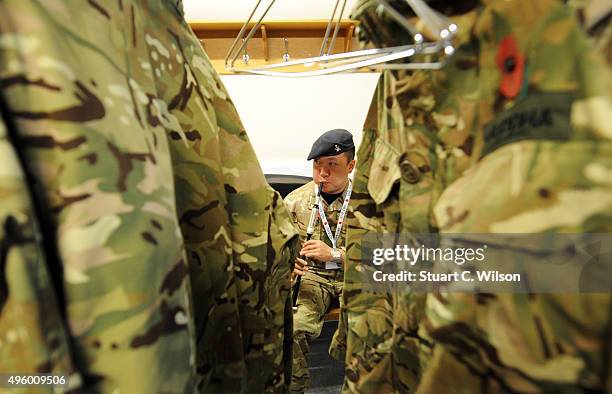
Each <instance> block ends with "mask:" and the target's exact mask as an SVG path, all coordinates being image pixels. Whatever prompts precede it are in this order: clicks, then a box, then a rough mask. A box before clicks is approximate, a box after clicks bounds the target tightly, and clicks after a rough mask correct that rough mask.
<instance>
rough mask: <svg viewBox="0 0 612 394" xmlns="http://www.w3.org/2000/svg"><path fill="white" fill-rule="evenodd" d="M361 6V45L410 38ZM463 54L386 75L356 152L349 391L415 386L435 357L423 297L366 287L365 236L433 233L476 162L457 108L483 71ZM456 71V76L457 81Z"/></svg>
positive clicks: (463, 26)
mask: <svg viewBox="0 0 612 394" xmlns="http://www.w3.org/2000/svg"><path fill="white" fill-rule="evenodd" d="M363 3H366V2H363ZM356 9H357V10H358V12H357V13H355V14H354V15H353V16H354V17H356V18H358V19H359V20H360V21H361V23H362V24H361V29H360V32H361V35H360V38H361V39H362V41H364V42H368V41H372V43H373V44H374V45H376V46H392V45H404V44H407V43H408V42H406V41H402V40H406V39H407V35H406V34H405V32H404V31H403V30H402V28H401V27H400V26H399V25H396V24H395V23H394V22H392V21H391V20H388V19H386V16H385V15H380V14H378V13H377V12H376V9H375V7H366V8H363V7H361V3H359V4H358V5H357V7H356ZM381 18H383V19H382V20H381ZM473 18H474V14H473V12H472V13H467V14H465V15H461V16H456V17H453V20H454V22H455V23H456V24H457V25H459V35H460V37H459V39H460V40H464V41H467V38H466V37H467V33H468V32H469V28H467V26H469V24H470V23H471V22H472V20H473ZM457 52H458V53H457V55H456V56H457V57H455V58H451V61H450V63H449V64H448V65H447V66H446V67H445V68H444V69H443V70H440V71H434V72H432V71H425V70H419V71H389V70H385V71H383V73H382V76H381V80H380V82H379V84H378V88H377V93H376V96H375V97H374V99H373V102H372V105H371V108H370V112H369V114H368V117H367V120H366V125H365V130H364V137H363V140H362V143H361V147H360V150H359V151H358V153H357V167H356V174H355V183H354V193H355V197H354V200H353V205H354V210H353V212H354V215H352V216H349V217H348V222H347V224H348V228H349V233H348V241H347V256H348V258H347V260H348V261H347V264H346V268H345V269H346V274H345V304H346V309H347V315H348V317H347V319H348V333H347V357H346V364H347V367H346V368H347V371H346V380H345V385H344V390H345V391H347V392H359V393H373V392H377V393H388V392H413V391H415V389H416V387H417V385H418V383H419V381H420V379H421V375H422V371H423V369H424V368H425V367H426V365H427V360H428V359H429V356H430V354H431V349H432V342H431V340H430V339H429V338H427V336H426V333H423V332H420V331H419V328H420V323H421V320H422V318H423V314H424V303H425V295H424V294H414V293H411V292H407V291H406V290H405V288H401V287H399V288H393V289H391V291H389V292H384V293H376V292H368V291H363V285H362V284H363V282H362V280H361V278H362V275H361V273H360V271H359V270H360V269H361V267H360V265H359V262H360V261H361V240H362V237H363V236H364V235H365V234H366V233H368V232H378V233H388V234H398V233H404V234H405V233H430V232H436V231H437V228H436V223H435V221H433V219H432V215H431V211H432V209H433V205H434V203H435V201H436V199H437V198H438V196H439V195H440V193H441V190H443V189H444V187H445V186H446V185H448V184H449V183H450V182H451V181H452V180H453V179H454V178H455V177H456V176H457V174H459V173H461V171H463V170H464V169H465V168H467V167H468V166H469V164H470V160H471V153H472V145H473V141H474V138H473V135H472V131H471V130H472V129H470V128H468V127H466V123H464V122H469V121H471V120H470V119H461V118H460V114H461V113H462V111H464V110H466V109H469V108H470V107H473V106H475V105H477V101H476V100H475V99H470V98H469V97H470V96H473V82H474V81H475V79H476V71H475V70H473V69H468V68H466V67H465V66H464V64H463V63H460V62H459V61H457V62H455V61H454V60H455V59H466V58H468V59H469V57H470V55H471V53H472V52H473V50H472V49H471V48H469V47H467V48H458V49H457ZM451 74H454V75H456V76H458V77H456V78H452V79H451V78H450V77H449V76H450V75H451ZM448 90H452V91H453V92H454V96H449V95H447V94H446V92H447V91H448ZM459 98H461V100H459ZM467 124H469V123H467Z"/></svg>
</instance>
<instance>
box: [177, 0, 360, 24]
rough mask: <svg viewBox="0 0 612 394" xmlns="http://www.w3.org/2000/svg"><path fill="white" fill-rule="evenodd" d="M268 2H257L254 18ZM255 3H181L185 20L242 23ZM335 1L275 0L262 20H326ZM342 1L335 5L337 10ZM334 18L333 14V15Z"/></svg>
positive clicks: (197, 0)
mask: <svg viewBox="0 0 612 394" xmlns="http://www.w3.org/2000/svg"><path fill="white" fill-rule="evenodd" d="M270 1H271V0H261V3H260V5H259V10H258V11H259V12H258V13H257V14H255V17H258V16H260V15H261V13H263V11H264V10H265V8H266V7H267V6H268V5H269V4H270ZM355 2H356V0H348V1H347V3H346V7H345V10H344V13H343V18H348V15H349V13H350V11H351V9H352V8H353V5H354V4H355ZM256 3H257V0H183V5H184V7H185V14H186V19H187V20H188V21H236V20H245V19H246V18H247V17H248V16H249V14H250V13H251V11H252V10H253V8H254V7H255V4H256ZM335 4H336V1H335V0H276V1H275V3H274V5H273V6H272V8H271V9H270V12H269V13H268V15H267V16H266V19H265V20H268V21H269V20H295V19H300V20H303V19H309V20H311V19H317V20H321V19H329V17H330V16H331V12H332V10H333V8H334V5H335ZM340 7H342V1H340V4H339V5H338V11H337V12H339V11H340V10H339V9H340ZM336 16H337V13H336Z"/></svg>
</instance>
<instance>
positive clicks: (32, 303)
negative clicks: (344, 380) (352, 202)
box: [0, 0, 297, 393]
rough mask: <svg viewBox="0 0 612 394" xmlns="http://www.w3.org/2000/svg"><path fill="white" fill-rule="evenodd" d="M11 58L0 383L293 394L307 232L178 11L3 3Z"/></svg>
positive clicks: (3, 156) (6, 77)
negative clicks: (295, 311)
mask: <svg viewBox="0 0 612 394" xmlns="http://www.w3.org/2000/svg"><path fill="white" fill-rule="evenodd" d="M0 59H1V60H0V112H1V114H0V116H1V119H0V278H1V280H0V372H2V373H41V372H52V373H55V374H66V375H69V377H70V379H69V387H70V388H74V389H81V390H82V391H83V392H129V393H153V392H164V393H177V392H193V391H195V390H197V391H199V392H245V391H247V390H249V391H254V392H284V391H287V389H288V380H289V378H290V373H289V369H288V368H287V367H290V357H291V352H290V344H291V342H290V341H285V338H286V337H289V338H291V331H290V330H289V329H288V327H291V319H292V314H291V309H290V303H288V301H289V297H288V294H289V290H290V275H291V269H292V263H293V261H294V253H293V252H294V246H295V245H296V242H297V233H296V231H295V230H294V228H293V225H292V223H291V221H290V218H289V216H288V214H287V211H286V209H285V208H284V205H283V203H282V200H281V198H280V196H279V195H278V194H277V193H275V192H274V191H273V190H272V189H271V188H270V187H269V186H268V185H267V183H266V181H265V178H264V176H263V174H262V172H261V169H260V167H259V166H258V165H257V159H256V157H255V154H254V151H253V149H252V147H251V144H250V143H249V140H248V138H247V135H246V132H245V131H244V127H243V126H242V123H241V121H240V118H239V116H238V114H237V112H236V109H235V107H234V105H233V104H232V101H231V100H230V98H229V96H228V94H227V91H226V90H225V88H224V87H223V84H222V83H221V81H220V79H219V76H218V75H217V73H216V72H215V70H214V69H213V67H212V65H211V63H210V61H209V59H208V57H207V56H206V54H205V53H204V52H203V50H202V47H201V45H200V42H199V41H198V40H197V38H196V37H195V36H194V35H193V33H192V31H191V29H190V28H189V26H188V25H187V24H186V23H185V20H184V15H183V9H182V4H181V2H180V1H177V0H162V1H148V0H121V1H101V0H99V1H89V2H82V3H79V4H78V5H76V4H75V3H74V2H71V1H69V0H58V1H53V2H41V1H37V0H25V1H24V0H8V1H3V2H2V3H1V4H0ZM286 331H288V332H286ZM285 345H289V346H285Z"/></svg>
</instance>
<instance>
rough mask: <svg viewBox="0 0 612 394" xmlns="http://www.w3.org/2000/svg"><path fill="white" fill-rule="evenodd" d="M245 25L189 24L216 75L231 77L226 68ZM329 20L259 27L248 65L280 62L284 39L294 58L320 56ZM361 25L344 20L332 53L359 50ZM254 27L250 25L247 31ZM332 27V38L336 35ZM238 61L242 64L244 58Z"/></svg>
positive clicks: (213, 22)
mask: <svg viewBox="0 0 612 394" xmlns="http://www.w3.org/2000/svg"><path fill="white" fill-rule="evenodd" d="M243 23H244V22H240V21H190V22H189V25H190V26H191V28H192V30H193V31H194V33H195V35H196V36H197V37H198V38H199V39H200V42H201V43H202V45H203V47H204V49H205V50H206V52H207V54H208V56H209V57H210V59H211V61H212V63H213V66H214V67H215V69H216V70H217V72H219V73H221V74H228V72H227V71H226V70H225V67H224V65H223V59H224V58H225V56H226V54H227V51H228V49H229V48H230V46H231V44H232V42H233V40H234V39H235V37H236V36H237V35H238V33H239V32H240V29H241V28H242V25H243ZM327 24H328V21H327V20H277V21H267V22H264V23H262V24H261V25H260V27H259V28H258V29H257V32H256V33H255V35H254V36H253V38H251V40H250V41H249V43H248V46H247V53H248V55H249V57H250V61H249V66H255V65H257V66H261V65H266V64H272V63H277V62H280V61H281V60H282V57H283V55H284V53H285V44H284V39H285V38H286V39H287V41H288V46H289V56H290V57H291V59H293V60H295V59H304V58H307V57H313V56H317V55H318V54H319V52H320V50H321V44H322V43H323V38H324V37H325V30H326V28H327ZM358 24H359V22H358V21H355V20H342V21H341V22H340V27H339V30H338V36H337V38H336V42H335V44H334V48H333V50H332V53H340V52H348V51H350V50H351V49H352V48H354V47H356V46H357V45H356V44H357V43H356V38H355V29H356V28H357V26H358ZM254 25H255V22H251V23H250V24H249V25H248V29H247V30H246V31H245V36H246V34H248V32H249V29H250V28H252V27H253V26H254ZM334 27H335V24H332V28H331V31H330V33H329V39H330V42H331V38H332V36H333V31H334ZM237 61H241V56H239V59H238V60H237Z"/></svg>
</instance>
